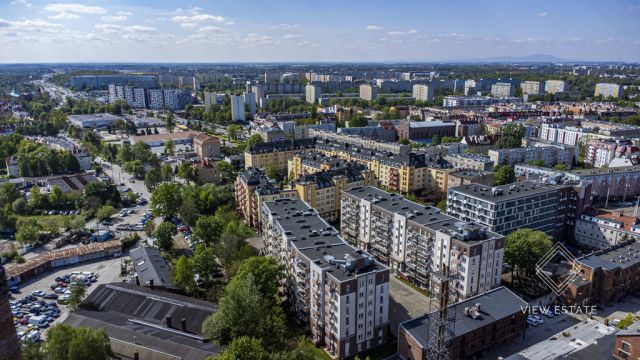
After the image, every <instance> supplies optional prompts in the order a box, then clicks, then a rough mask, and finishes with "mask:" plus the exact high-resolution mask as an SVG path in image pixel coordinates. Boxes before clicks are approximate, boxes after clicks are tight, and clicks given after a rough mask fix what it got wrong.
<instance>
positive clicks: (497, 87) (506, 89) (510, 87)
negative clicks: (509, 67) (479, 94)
mask: <svg viewBox="0 0 640 360" xmlns="http://www.w3.org/2000/svg"><path fill="white" fill-rule="evenodd" d="M515 94H516V87H515V85H514V84H511V83H495V84H493V85H491V96H494V97H497V98H508V97H513V96H514V95H515Z"/></svg>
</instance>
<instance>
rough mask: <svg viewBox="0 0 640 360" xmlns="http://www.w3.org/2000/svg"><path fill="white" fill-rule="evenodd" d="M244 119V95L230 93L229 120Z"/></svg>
mask: <svg viewBox="0 0 640 360" xmlns="http://www.w3.org/2000/svg"><path fill="white" fill-rule="evenodd" d="M244 120H245V116H244V96H242V95H231V121H244Z"/></svg>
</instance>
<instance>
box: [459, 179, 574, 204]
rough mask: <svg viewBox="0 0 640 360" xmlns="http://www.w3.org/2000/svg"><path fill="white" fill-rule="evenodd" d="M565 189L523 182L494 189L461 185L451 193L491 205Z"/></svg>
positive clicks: (483, 186)
mask: <svg viewBox="0 0 640 360" xmlns="http://www.w3.org/2000/svg"><path fill="white" fill-rule="evenodd" d="M564 187H566V185H565V186H563V185H550V184H541V183H535V182H532V181H523V182H519V183H513V184H506V185H500V186H494V187H491V186H486V185H480V184H468V185H461V186H456V187H453V188H451V189H449V192H450V193H452V192H453V193H460V194H464V195H467V196H471V197H474V198H477V199H481V200H484V201H488V202H491V203H497V202H503V201H509V200H513V199H518V198H523V197H529V196H534V195H540V194H545V193H549V192H554V191H557V190H559V189H562V188H564Z"/></svg>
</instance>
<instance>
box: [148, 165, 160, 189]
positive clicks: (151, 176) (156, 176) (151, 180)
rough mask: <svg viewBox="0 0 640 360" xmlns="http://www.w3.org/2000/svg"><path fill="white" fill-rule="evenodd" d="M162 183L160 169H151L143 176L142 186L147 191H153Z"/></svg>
mask: <svg viewBox="0 0 640 360" xmlns="http://www.w3.org/2000/svg"><path fill="white" fill-rule="evenodd" d="M161 182H162V174H161V173H160V169H158V168H155V167H154V168H151V169H149V171H147V173H146V174H145V176H144V185H145V186H146V187H147V189H149V191H153V189H155V188H156V186H158V184H160V183H161Z"/></svg>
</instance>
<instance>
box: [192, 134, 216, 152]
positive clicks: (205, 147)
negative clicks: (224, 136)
mask: <svg viewBox="0 0 640 360" xmlns="http://www.w3.org/2000/svg"><path fill="white" fill-rule="evenodd" d="M193 151H194V152H195V153H196V154H198V156H199V157H201V158H217V157H220V140H218V138H215V137H213V136H209V135H207V134H200V135H197V136H196V137H194V138H193Z"/></svg>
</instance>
